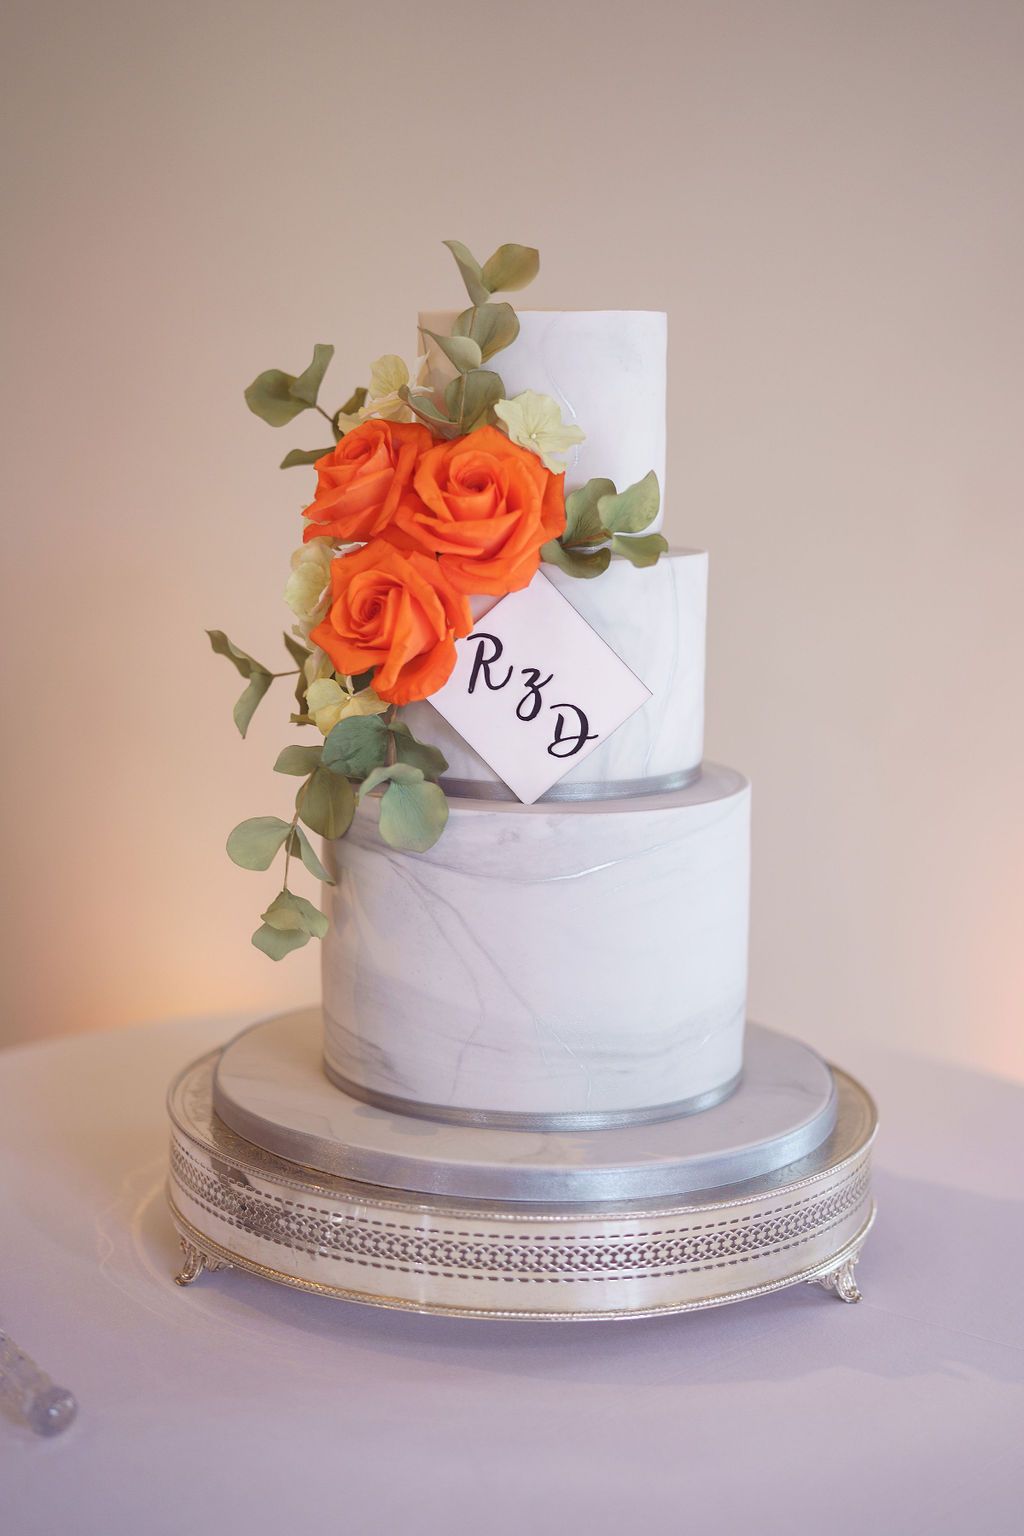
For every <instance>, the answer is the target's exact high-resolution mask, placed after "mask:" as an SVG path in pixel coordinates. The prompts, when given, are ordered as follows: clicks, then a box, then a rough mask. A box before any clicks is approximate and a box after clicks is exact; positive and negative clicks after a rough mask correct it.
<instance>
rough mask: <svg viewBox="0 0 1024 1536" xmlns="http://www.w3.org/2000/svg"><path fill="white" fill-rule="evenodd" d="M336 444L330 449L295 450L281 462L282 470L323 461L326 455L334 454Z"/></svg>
mask: <svg viewBox="0 0 1024 1536" xmlns="http://www.w3.org/2000/svg"><path fill="white" fill-rule="evenodd" d="M333 448H334V444H333V443H332V444H331V446H330V448H293V449H292V450H291V452H290V453H286V454H285V456H284V458H283V459H282V460H281V463H280V465H279V466H278V467H279V468H280V469H294V468H295V467H296V465H297V464H315V463H316V461H317V459H322V458H323V456H324V454H325V453H330V452H332V450H333Z"/></svg>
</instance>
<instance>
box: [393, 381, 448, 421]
mask: <svg viewBox="0 0 1024 1536" xmlns="http://www.w3.org/2000/svg"><path fill="white" fill-rule="evenodd" d="M398 398H399V399H400V400H404V401H405V403H406V405H407V406H408V407H409V409H410V410H411V411H414V412H415V414H416V415H417V416H419V417H420V419H421V420H422V421H425V422H426V423H427V425H428V426H431V427H436V426H446V427H447V426H450V425H451V422H450V421H449V419H448V417H447V416H446V415H445V414H444V412H443V411H441V410H438V407H437V404H436V402H435V401H434V400H433V399H432V398H431V396H430V395H419V394H416V395H414V394H413V393H412V391H411V390H410V388H409V386H408V384H403V385H402V387H401V389H400V390H399V391H398Z"/></svg>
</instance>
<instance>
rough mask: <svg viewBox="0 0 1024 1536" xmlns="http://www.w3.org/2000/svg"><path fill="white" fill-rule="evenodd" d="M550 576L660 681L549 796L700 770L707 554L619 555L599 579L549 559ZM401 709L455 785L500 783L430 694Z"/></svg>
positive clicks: (463, 788) (600, 792)
mask: <svg viewBox="0 0 1024 1536" xmlns="http://www.w3.org/2000/svg"><path fill="white" fill-rule="evenodd" d="M545 579H546V580H548V581H550V582H553V584H554V585H555V586H556V587H557V588H558V590H559V591H560V592H561V593H562V594H563V595H564V596H565V597H567V598H568V600H569V602H570V603H572V605H573V607H574V608H575V609H576V611H577V612H578V613H580V614H581V615H582V617H583V618H584V619H586V621H587V623H588V624H589V625H590V626H591V628H592V629H595V630H596V631H597V633H598V634H599V635H600V636H601V637H602V638H603V639H604V640H606V641H607V642H608V644H609V645H610V646H611V647H612V649H613V650H614V651H615V652H616V653H617V654H618V655H619V656H621V657H622V660H623V661H624V662H625V663H626V665H627V666H628V667H630V668H631V669H632V671H634V672H635V673H636V675H637V676H638V677H639V678H640V679H641V681H642V682H644V683H646V685H647V687H648V688H649V689H650V690H651V697H650V698H649V699H648V701H647V703H646V704H644V705H643V706H642V707H641V708H640V709H638V710H637V711H636V712H635V713H634V714H632V715H631V716H630V717H629V719H628V720H626V721H624V722H623V724H622V725H620V726H619V728H618V730H616V731H614V732H613V733H612V735H611V736H609V738H608V740H607V741H605V742H602V743H601V744H600V745H599V746H598V747H596V748H595V749H594V751H593V752H591V754H590V755H589V757H587V758H586V760H585V761H584V762H582V763H579V764H577V766H576V767H575V768H571V769H570V770H569V772H568V773H567V774H565V775H564V776H563V777H562V778H561V779H560V780H559V782H558V784H557V785H556V786H555V789H554V792H553V794H552V795H551V796H550V798H554V799H557V798H561V797H562V796H564V795H565V794H566V793H567V792H569V793H572V792H573V791H576V792H580V789H581V786H582V787H583V790H584V791H585V792H589V793H591V794H592V795H593V796H595V797H601V798H607V797H609V796H615V795H616V794H633V793H637V792H638V791H641V790H643V788H644V786H645V783H646V782H647V781H651V780H658V779H663V778H665V777H666V776H669V775H681V774H687V773H689V772H690V771H691V770H693V769H696V768H697V767H698V765H699V764H700V760H701V757H702V756H703V751H704V647H705V635H706V629H707V587H708V557H707V554H706V553H705V552H704V551H703V550H677V551H673V552H672V553H671V554H667V555H663V556H662V557H661V559H660V560H659V561H658V563H657V565H652V566H648V567H646V569H643V570H638V569H637V567H636V566H634V565H631V564H630V562H629V561H628V560H624V559H622V558H621V557H620V556H615V557H613V559H612V562H611V564H610V565H609V567H608V569H607V570H606V571H604V572H603V573H602V575H600V576H596V577H594V578H593V579H592V580H582V579H580V578H579V577H576V576H567V575H566V574H565V572H564V571H561V570H559V569H558V568H557V567H556V566H553V565H543V566H542V567H541V574H540V575H538V576H535V577H534V580H535V581H540V580H545ZM477 605H479V606H477ZM474 606H475V616H476V617H477V618H480V617H482V616H483V613H484V612H485V611H486V609H487V607H493V606H494V601H493V599H491V600H486V599H485V600H475V604H474ZM402 718H403V719H404V720H406V721H407V723H408V725H409V727H410V729H411V730H412V732H413V735H415V736H417V737H419V738H420V740H421V741H428V742H430V743H431V744H432V745H433V746H436V747H440V749H441V751H442V752H443V753H444V755H445V757H446V758H447V760H448V770H447V773H446V775H445V778H444V780H443V781H442V782H444V783H446V785H450V787H451V788H452V789H453V791H454V792H457V793H460V794H470V795H472V794H474V793H475V792H476V791H475V789H474V787H473V786H474V785H476V784H479V785H480V786H481V790H482V792H484V793H486V792H487V791H486V786H496V785H500V782H501V781H500V779H499V778H498V775H497V774H496V773H495V772H494V770H493V769H492V768H491V767H489V766H488V764H487V763H486V762H485V761H484V760H483V758H482V757H481V756H480V755H479V753H477V752H475V751H474V750H473V748H472V747H471V746H469V744H468V743H467V742H465V741H464V740H463V739H462V737H461V736H460V735H459V734H458V732H457V731H456V730H455V729H454V728H453V727H452V726H450V725H449V724H448V722H447V721H446V720H445V719H444V718H443V717H442V716H441V715H439V714H438V712H437V710H436V709H434V707H433V705H432V704H431V703H430V702H429V700H424V702H422V703H419V704H410V705H408V706H407V707H406V708H405V709H404V710H403V711H402Z"/></svg>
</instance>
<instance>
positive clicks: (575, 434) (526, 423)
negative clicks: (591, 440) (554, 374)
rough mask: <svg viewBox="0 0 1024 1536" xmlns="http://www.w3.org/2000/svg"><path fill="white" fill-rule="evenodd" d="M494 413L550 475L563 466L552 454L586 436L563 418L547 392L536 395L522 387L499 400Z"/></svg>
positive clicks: (511, 435)
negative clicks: (521, 389)
mask: <svg viewBox="0 0 1024 1536" xmlns="http://www.w3.org/2000/svg"><path fill="white" fill-rule="evenodd" d="M494 414H495V416H497V417H498V418H499V420H500V421H501V424H502V426H503V427H504V428H505V431H506V432H507V433H508V435H509V437H510V438H511V439H512V441H513V442H514V443H518V444H519V446H520V448H528V449H529V450H530V452H531V453H535V454H536V455H537V457H538V458H539V459H540V460H541V462H542V463H543V465H544V466H545V468H546V469H550V471H551V473H552V474H553V475H560V474H561V473H562V471H563V470H564V469H565V463H564V461H563V460H561V459H557V458H555V457H554V455H555V454H559V453H566V452H567V451H568V450H569V449H570V448H574V447H575V446H576V444H577V443H582V441H583V439H584V438H585V437H586V433H585V432H584V431H582V430H581V428H579V427H572V426H569V425H567V424H566V423H565V422H564V421H563V420H562V412H561V410H560V409H559V406H558V404H557V402H556V401H554V400H552V398H551V396H550V395H538V394H537V393H536V391H535V390H532V389H524V390H523V392H522V394H521V395H516V396H514V398H513V399H511V400H499V401H498V402H497V404H496V405H495V407H494Z"/></svg>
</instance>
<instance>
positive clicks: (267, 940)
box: [252, 923, 309, 960]
mask: <svg viewBox="0 0 1024 1536" xmlns="http://www.w3.org/2000/svg"><path fill="white" fill-rule="evenodd" d="M252 942H253V944H254V945H255V946H256V948H257V949H261V950H262V951H263V953H264V954H265V955H269V956H270V958H271V960H283V959H284V957H285V955H290V954H291V952H292V950H294V949H301V948H302V947H303V945H304V944H308V943H309V934H308V933H304V932H303V931H302V930H301V929H299V928H289V929H282V928H272V927H271V925H270V924H269V923H261V924H260V926H259V927H258V928H257V929H256V932H255V933H254V934H253V936H252Z"/></svg>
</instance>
